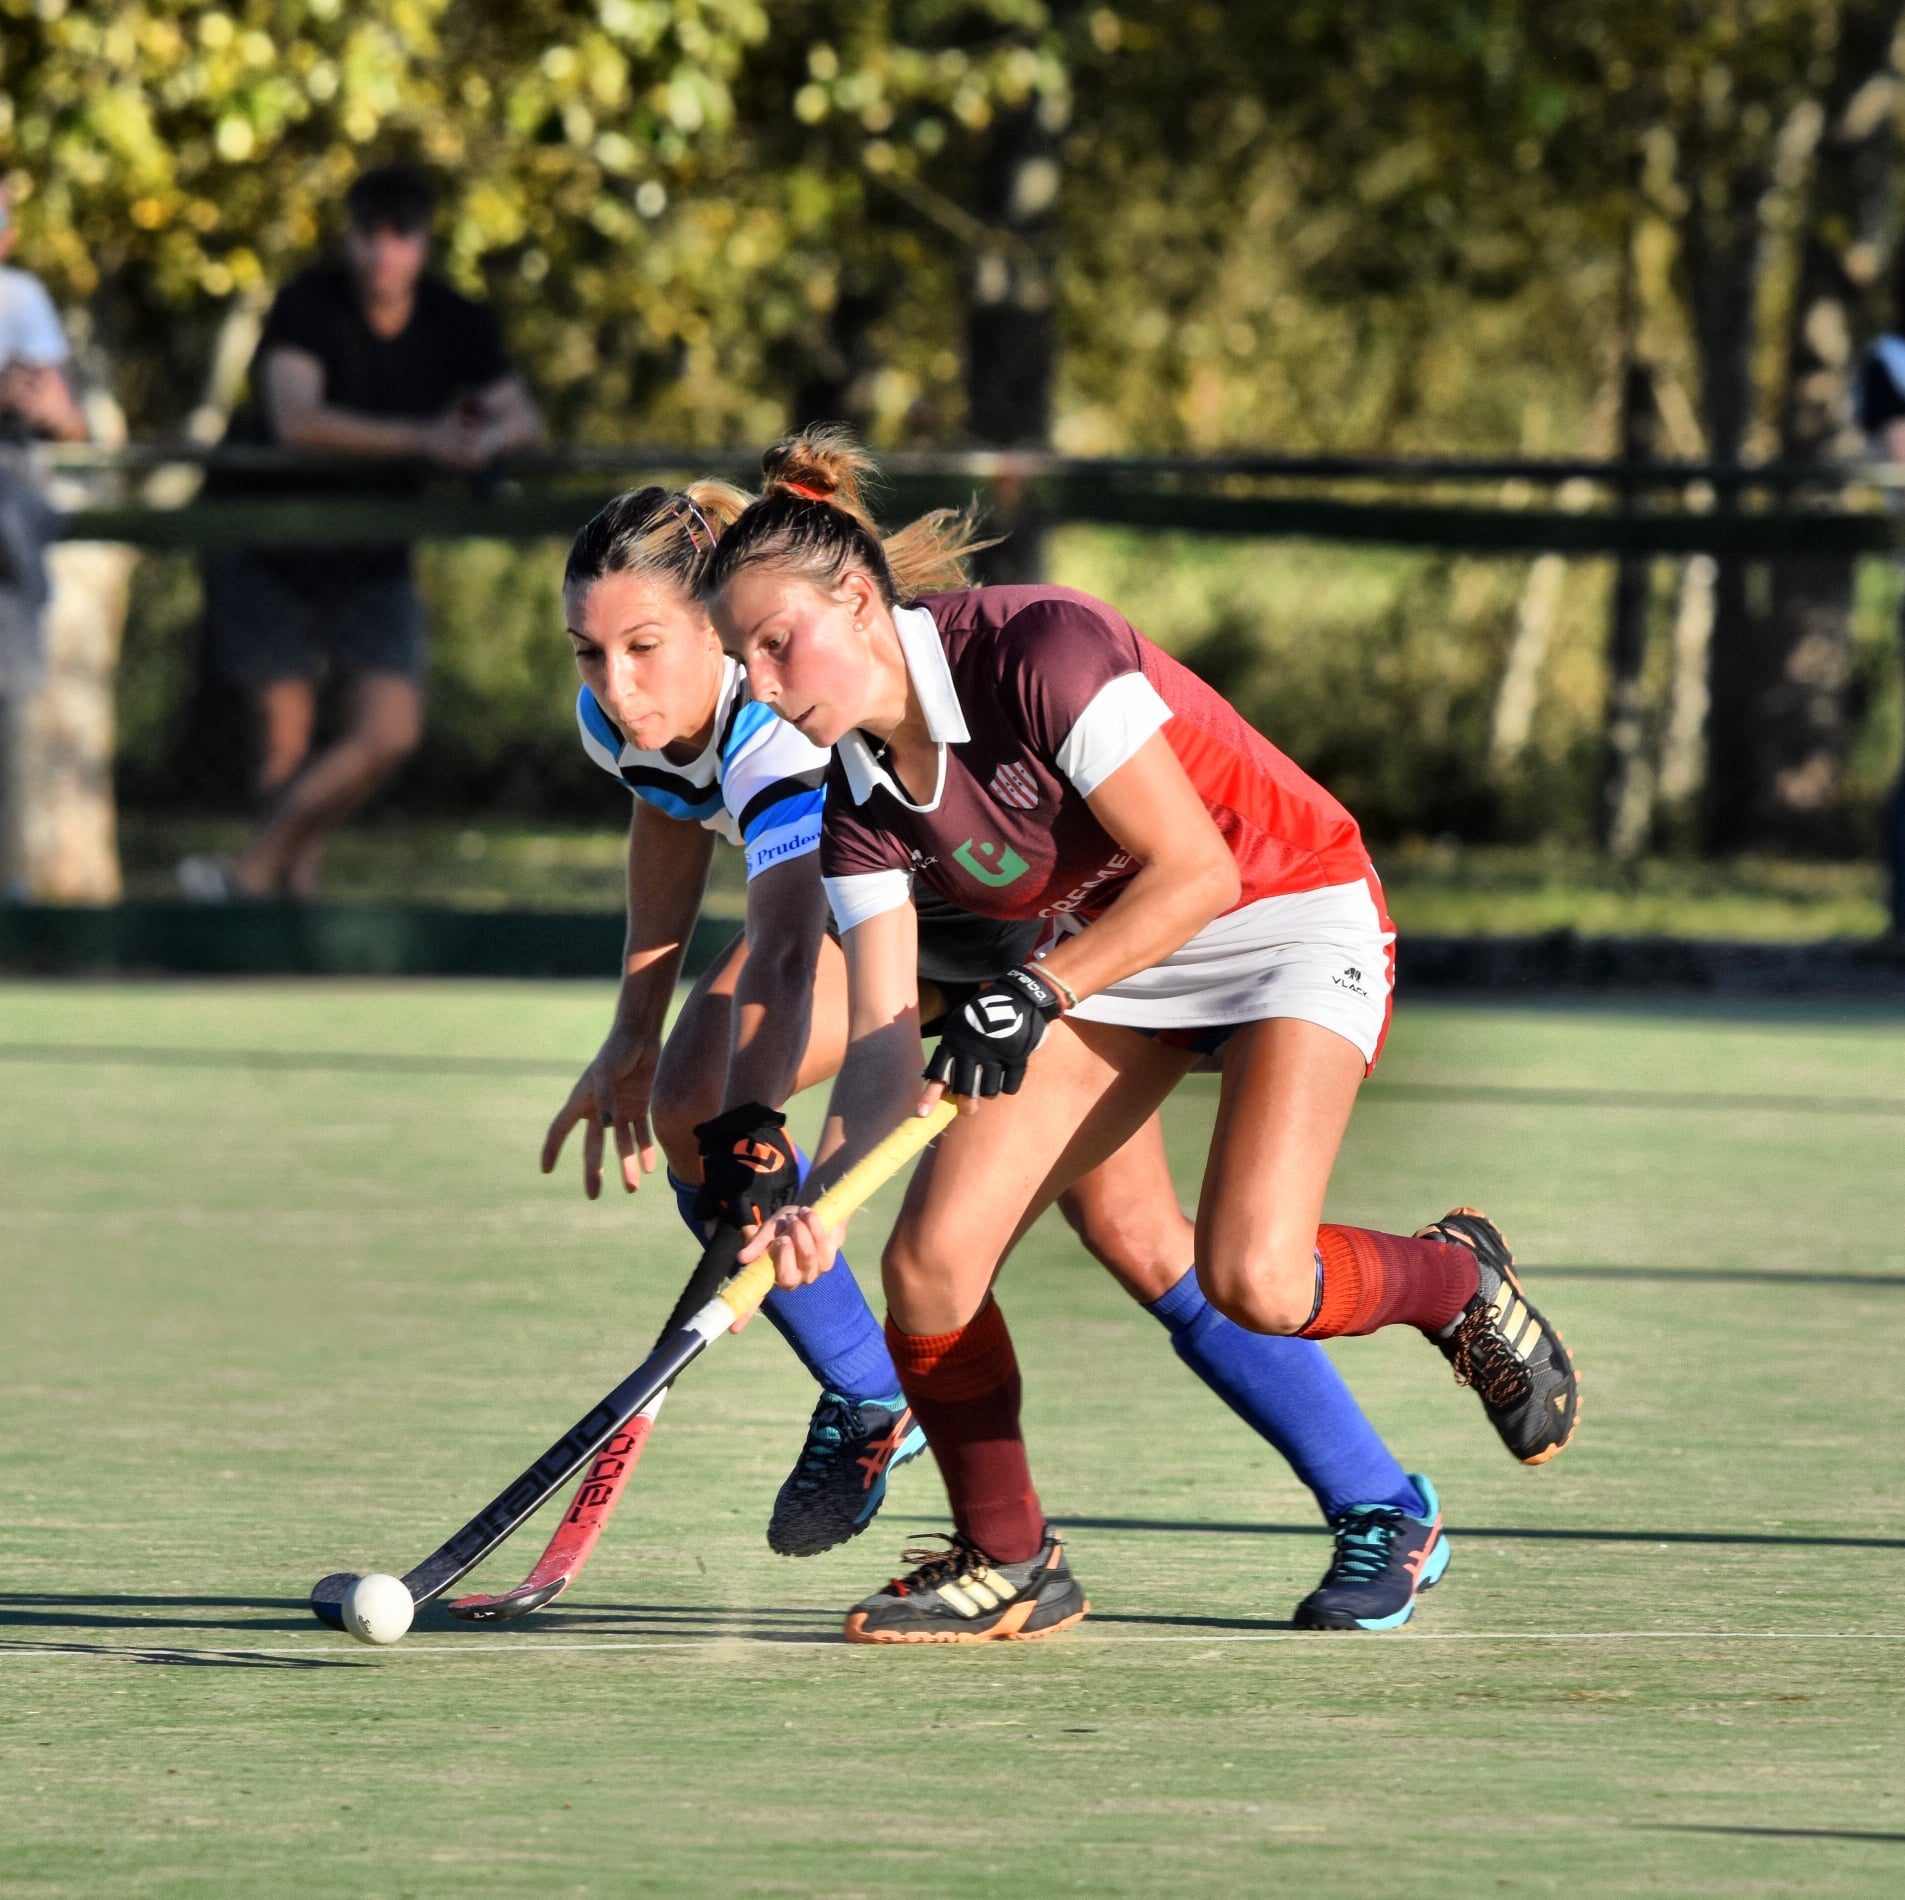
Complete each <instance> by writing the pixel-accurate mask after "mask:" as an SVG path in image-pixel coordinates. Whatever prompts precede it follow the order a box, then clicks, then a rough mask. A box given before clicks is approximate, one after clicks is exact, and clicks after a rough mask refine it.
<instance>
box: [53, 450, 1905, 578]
mask: <svg viewBox="0 0 1905 1900" xmlns="http://www.w3.org/2000/svg"><path fill="white" fill-rule="evenodd" d="M46 459H47V461H48V463H49V465H50V466H51V467H53V468H54V469H56V470H59V471H63V472H67V473H70V474H72V475H75V476H81V477H84V478H87V480H86V486H87V487H88V488H89V489H92V490H94V491H95V497H94V498H91V499H88V500H86V501H85V502H83V503H81V504H79V505H77V506H74V507H72V508H71V509H70V510H69V511H68V512H67V514H66V516H65V518H64V521H63V523H62V527H61V534H62V537H63V538H65V539H68V540H92V541H118V542H126V543H131V544H134V545H138V546H143V547H173V548H189V547H217V546H231V545H242V544H246V543H250V544H268V545H279V546H290V545H299V546H310V547H320V546H337V545H350V544H352V543H362V542H366V541H376V542H392V541H428V540H456V539H468V538H495V539H503V540H519V539H530V538H535V537H539V536H544V535H566V534H568V533H571V532H573V530H574V529H575V527H576V526H577V525H578V523H579V522H580V521H581V520H582V519H583V518H584V517H585V516H586V515H587V514H588V512H589V511H590V510H591V509H592V508H593V507H595V506H597V505H599V504H600V503H601V502H602V501H604V500H606V499H607V498H608V496H609V495H610V494H611V493H613V492H614V488H615V486H617V485H620V483H621V482H626V481H628V480H634V479H639V478H662V479H668V480H681V479H687V478H689V477H692V476H695V475H715V476H721V477H724V478H726V479H729V480H734V481H738V482H741V483H744V484H745V483H747V482H749V481H750V480H752V479H753V478H754V477H755V476H756V474H757V473H758V469H759V458H758V455H757V453H756V452H755V451H753V450H751V449H711V450H695V449H685V448H678V447H667V446H653V445H627V446H619V445H618V446H607V447H599V446H585V447H576V448H569V449H563V450H559V451H550V452H546V453H542V454H537V455H527V456H519V457H514V458H511V459H510V460H508V461H506V462H502V463H499V464H496V465H495V466H493V467H491V468H489V469H486V470H485V471H483V473H482V474H481V476H480V477H477V478H473V479H470V478H456V477H449V476H445V475H443V474H441V473H440V472H433V471H428V470H424V469H416V470H414V471H409V472H411V473H414V474H415V475H416V477H417V479H418V481H419V484H420V485H419V488H418V490H417V491H416V492H413V493H400V494H389V495H349V494H313V495H311V496H308V497H299V496H282V495H280V496H269V497H267V496H259V497H256V498H253V497H246V496H236V495H234V496H218V497H209V496H204V495H194V496H192V497H191V498H190V499H185V500H182V501H177V500H173V497H175V496H176V495H177V493H178V490H179V488H180V487H181V479H182V480H183V481H184V482H187V483H189V482H190V481H191V480H192V473H193V471H199V470H203V471H208V472H217V473H219V474H223V475H227V476H238V477H243V476H247V475H249V476H253V477H262V478H265V479H266V480H268V481H270V482H272V483H274V484H277V485H282V484H283V483H285V482H286V481H287V480H295V479H296V478H297V477H299V476H304V477H309V478H314V479H320V480H321V479H324V478H329V479H331V480H333V481H334V480H336V478H338V477H339V476H341V475H352V474H354V475H360V476H361V475H363V474H364V473H365V471H366V467H367V464H366V463H365V461H364V460H362V459H361V458H338V457H334V456H314V455H306V454H300V453H296V452H293V451H287V450H281V449H264V448H244V447H238V446H229V447H218V448H205V447H200V446H192V445H184V444H172V443H139V444H133V445H129V446H127V447H124V448H117V449H102V448H93V447H77V448H62V449H56V450H49V451H47V452H46ZM375 466H376V467H377V468H378V471H379V474H380V476H391V475H399V474H404V473H406V471H405V469H404V468H403V466H402V465H400V464H392V463H389V462H381V461H380V462H379V463H377V464H376V465H375ZM882 466H883V469H884V471H885V473H886V476H887V484H886V491H885V493H884V495H883V496H882V504H883V510H882V511H883V512H884V513H887V514H889V515H893V516H901V515H905V514H908V513H912V512H917V511H918V510H921V509H924V508H928V507H936V506H943V505H961V504H963V503H965V502H967V501H969V500H972V499H974V498H975V497H976V498H977V499H978V500H979V502H980V504H981V506H982V507H983V508H984V509H985V511H986V512H987V513H988V515H990V516H991V517H992V518H994V519H995V520H999V521H1003V522H1007V523H1011V524H1015V525H1038V526H1060V525H1064V524H1067V523H1089V524H1097V525H1105V526H1119V527H1131V528H1147V529H1154V530H1169V531H1174V532H1180V533H1189V534H1199V535H1214V536H1224V537H1251V536H1256V537H1265V538H1278V539H1304V540H1319V541H1332V542H1345V543H1353V544H1361V545H1380V546H1389V547H1403V548H1430V547H1433V548H1439V549H1446V550H1450V551H1459V552H1472V553H1484V554H1528V555H1534V554H1542V553H1549V552H1553V553H1561V554H1569V555H1580V556H1593V555H1615V554H1659V555H1681V554H1692V553H1710V554H1716V555H1727V554H1732V555H1746V556H1751V557H1753V558H1755V559H1792V558H1806V557H1829V558H1851V557H1856V556H1859V555H1874V554H1886V553H1891V552H1894V551H1896V550H1899V549H1901V548H1905V516H1901V515H1899V514H1896V513H1894V512H1893V511H1892V510H1891V509H1890V508H1889V507H1888V505H1887V498H1888V491H1890V490H1893V489H1896V488H1897V487H1899V486H1901V485H1905V473H1901V471H1899V470H1897V469H1894V468H1889V467H1879V466H1874V465H1871V464H1866V463H1845V464H1814V463H1806V464H1784V463H1767V464H1759V465H1753V464H1732V463H1710V462H1649V463H1638V462H1630V461H1613V462H1608V461H1590V460H1584V459H1581V458H1538V457H1510V458H1480V459H1473V460H1469V459H1461V458H1455V457H1446V456H1426V457H1383V456H1319V455H1300V456H1281V455H1265V454H1242V455H1216V456H1104V457H1081V456H1064V455H1057V454H1052V453H1049V452H1045V451H1038V450H959V451H952V450H947V451H931V450H914V451H906V452H899V453H894V454H890V455H886V456H884V457H882ZM1477 488H1492V489H1494V490H1495V491H1497V492H1496V495H1495V497H1494V498H1493V499H1469V498H1465V497H1464V498H1460V499H1457V498H1452V495H1451V491H1456V492H1457V493H1460V491H1469V492H1470V493H1472V491H1474V490H1475V489H1477ZM101 489H104V490H106V491H107V492H106V493H104V494H100V493H97V491H99V490H101ZM162 495H163V496H165V497H166V500H172V505H166V502H165V501H164V500H161V499H160V497H161V496H162Z"/></svg>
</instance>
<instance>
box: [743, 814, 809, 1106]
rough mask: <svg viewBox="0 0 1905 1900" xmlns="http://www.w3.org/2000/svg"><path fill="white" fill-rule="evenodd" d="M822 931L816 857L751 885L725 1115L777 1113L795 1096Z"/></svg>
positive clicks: (773, 870)
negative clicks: (757, 1110)
mask: <svg viewBox="0 0 1905 1900" xmlns="http://www.w3.org/2000/svg"><path fill="white" fill-rule="evenodd" d="M826 930H827V894H826V890H825V888H824V887H823V886H822V884H821V881H820V860H819V858H818V856H817V855H816V854H815V853H813V852H811V851H809V852H805V853H803V854H802V855H801V856H800V857H797V858H790V859H789V860H788V861H787V862H786V863H784V864H773V865H769V866H768V868H767V869H766V870H764V871H761V872H758V873H757V874H756V875H755V877H754V878H753V879H752V880H751V881H750V882H749V884H748V887H747V960H746V961H745V962H744V963H743V964H742V965H741V974H740V976H739V977H738V978H737V979H736V981H735V986H734V1013H733V1028H732V1041H731V1043H730V1045H729V1050H728V1076H727V1083H726V1086H725V1088H724V1089H723V1091H722V1097H721V1106H722V1107H723V1108H734V1107H737V1106H738V1105H740V1104H741V1103H744V1102H761V1103H765V1104H766V1105H767V1106H768V1107H770V1108H779V1107H780V1106H781V1105H782V1104H783V1103H784V1102H786V1100H787V1098H788V1097H789V1096H790V1095H792V1094H793V1093H794V1088H795V1084H796V1082H797V1081H798V1079H799V1075H800V1064H801V1058H802V1056H803V1055H804V1054H805V1053H806V1049H807V1037H808V1033H809V1030H810V1028H811V1026H812V1019H813V1000H814V970H815V967H816V965H817V964H818V963H819V961H820V944H821V939H822V938H823V937H824V936H825V935H826Z"/></svg>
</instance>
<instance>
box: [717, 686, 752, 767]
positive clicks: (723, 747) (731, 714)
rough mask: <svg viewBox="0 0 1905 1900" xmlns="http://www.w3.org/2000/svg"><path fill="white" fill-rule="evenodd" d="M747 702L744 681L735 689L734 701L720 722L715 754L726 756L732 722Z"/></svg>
mask: <svg viewBox="0 0 1905 1900" xmlns="http://www.w3.org/2000/svg"><path fill="white" fill-rule="evenodd" d="M748 703H749V701H748V696H747V688H746V684H745V682H743V684H742V685H741V686H739V687H737V688H736V689H735V694H734V703H733V704H732V705H731V706H729V708H728V716H727V717H726V718H725V719H724V720H722V722H721V743H720V744H719V745H718V746H716V747H715V756H716V757H717V758H719V759H723V760H725V759H726V758H727V756H728V735H729V734H730V733H732V732H733V730H734V722H735V721H736V720H737V719H739V718H740V716H741V708H742V707H743V706H745V705H747V704H748Z"/></svg>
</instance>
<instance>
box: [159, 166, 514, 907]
mask: <svg viewBox="0 0 1905 1900" xmlns="http://www.w3.org/2000/svg"><path fill="white" fill-rule="evenodd" d="M345 203H346V208H347V211H348V213H349V228H348V230H347V232H346V235H345V239H344V257H343V261H342V262H341V263H339V264H330V265H319V266H316V267H314V268H312V269H309V270H306V271H304V272H302V273H300V274H299V275H298V276H297V277H295V278H293V279H292V280H291V282H290V283H288V284H287V285H285V287H284V288H283V289H282V290H281V291H280V292H279V293H278V295H277V298H276V300H275V301H274V302H273V304H272V306H271V311H270V314H269V315H268V316H267V317H266V319H265V325H264V331H263V334H262V335H261V337H260V338H259V342H258V350H257V354H256V356H255V357H254V358H253V361H252V371H251V403H250V407H249V408H248V410H247V411H245V412H243V413H242V414H241V416H240V417H239V418H238V419H237V420H236V421H235V422H234V424H233V430H232V439H233V440H235V441H240V442H244V441H250V442H253V443H264V444H279V445H282V446H284V447H288V448H298V449H307V450H311V451H313V452H316V453H320V454H323V455H327V456H332V457H350V458H360V457H361V458H362V459H363V460H364V461H365V463H366V464H369V465H374V464H376V463H379V462H381V463H383V464H384V465H385V466H384V467H383V468H382V469H381V470H379V469H376V468H375V467H374V466H367V467H366V468H365V469H364V470H362V471H361V472H360V471H351V470H344V471H338V472H334V473H332V472H326V473H317V472H314V473H312V474H309V475H303V474H300V475H298V476H295V477H287V476H282V475H280V476H275V477H272V478H269V479H261V478H260V477H258V476H257V475H255V474H254V475H251V476H249V477H247V476H244V475H234V474H231V473H229V472H226V473H221V475H220V478H219V479H218V480H217V481H216V482H215V483H214V484H213V485H212V490H213V492H218V493H224V494H231V493H233V492H234V491H236V490H239V489H241V488H242V491H243V492H245V493H247V494H249V495H253V496H256V495H259V494H260V493H266V492H270V493H277V494H285V493H296V494H299V495H302V496H306V497H312V496H319V495H333V496H334V495H348V496H352V497H355V498H357V499H359V500H362V499H363V498H365V497H366V496H377V495H404V494H410V493H414V492H416V490H417V488H418V486H419V485H420V481H421V472H420V470H419V468H418V467H417V465H418V464H419V463H422V462H429V463H434V464H435V465H436V466H438V467H439V468H445V469H454V470H464V471H473V470H477V469H480V468H482V467H483V466H484V465H485V464H487V463H488V462H490V461H491V460H492V459H493V458H494V457H496V456H498V455H501V454H505V453H507V452H508V451H510V450H512V449H521V448H527V447H531V446H533V445H534V444H536V443H538V442H540V441H541V440H542V421H541V418H540V416H539V415H538V414H537V411H536V406H535V403H534V402H533V400H532V399H531V397H530V395H529V392H528V389H527V388H526V387H525V385H524V383H523V381H522V378H521V377H520V376H519V375H517V374H516V372H515V371H514V370H513V369H512V368H511V366H510V362H509V358H508V357H507V355H506V354H505V353H504V350H503V342H502V337H501V334H500V332H499V330H498V328H497V325H496V321H495V319H494V318H493V317H492V316H491V315H490V313H489V311H488V310H486V309H485V308H484V307H483V306H482V305H481V304H477V303H473V302H471V301H470V300H469V299H468V298H466V297H462V296H459V295H458V294H457V293H456V292H455V291H453V290H451V289H450V288H449V286H448V285H447V284H445V283H443V282H442V281H441V280H440V279H438V278H436V277H434V276H431V275H429V274H428V273H427V272H426V270H425V265H426V264H427V263H428V261H429V255H430V233H429V225H430V217H431V213H432V210H433V208H434V201H433V195H432V192H431V188H430V185H429V182H428V180H427V179H426V178H425V177H424V176H423V174H422V173H421V172H418V171H415V170H413V169H411V168H410V167H408V166H401V165H390V166H384V167H380V168H379V169H377V170H375V171H368V172H365V173H364V174H363V175H362V176H361V177H359V178H358V180H357V181H356V183H355V184H353V185H352V186H351V188H350V191H349V193H348V195H347V197H346V200H345ZM406 464H407V465H408V466H405V465H406ZM206 620H207V630H208V632H207V638H208V659H209V663H210V664H211V666H213V667H214V668H215V669H217V670H218V671H219V672H221V673H222V674H223V675H224V676H225V678H226V679H227V680H229V681H231V682H232V683H233V684H235V685H237V686H238V687H240V688H241V689H243V690H244V691H245V692H246V693H247V694H248V695H249V696H250V697H251V698H252V699H253V701H254V703H255V704H256V707H257V709H258V715H259V719H260V723H261V726H262V739H263V743H262V747H261V752H262V758H261V763H260V769H259V790H260V793H261V796H262V799H263V801H264V808H265V817H264V820H263V822H262V824H261V826H260V828H259V830H258V831H257V833H256V834H255V836H254V837H253V838H252V840H251V842H250V844H249V845H248V846H247V847H246V849H245V850H244V851H243V852H242V853H241V854H240V855H239V856H238V857H237V858H235V859H231V860H223V859H215V858H202V857H200V858H188V859H186V860H185V862H184V863H182V864H181V865H180V866H179V882H180V885H181V887H182V888H183V889H184V890H185V892H186V893H187V895H188V896H192V897H197V898H201V899H204V900H206V901H212V902H218V901H225V900H229V899H234V898H247V897H269V896H291V897H309V896H311V895H313V894H314V893H315V891H316V889H317V885H318V879H319V875H320V871H321V868H322V862H323V853H324V845H325V841H326V839H327V838H328V837H329V835H330V833H331V832H332V830H334V829H335V828H336V826H337V825H338V824H340V823H341V822H342V821H343V820H344V819H345V818H347V817H348V816H349V815H350V814H351V813H352V812H353V811H355V810H356V809H357V808H358V806H360V805H361V804H363V802H364V801H365V800H366V799H367V798H368V797H369V796H370V795H371V793H372V792H374V791H375V790H376V789H377V787H378V786H380V785H381V784H383V782H384V781H385V780H386V779H387V778H389V776H390V775H391V773H392V772H393V771H395V770H396V768H397V767H398V766H399V765H400V764H401V763H402V762H403V760H404V759H405V757H407V756H408V754H409V753H410V752H411V750H412V749H413V748H414V747H415V745H416V743H417V740H418V737H419V735H420V732H421V729H422V710H423V690H422V689H423V675H424V663H425V644H424V624H423V611H422V603H421V602H420V601H419V599H418V597H417V590H416V586H415V583H414V581H413V579H412V575H411V567H410V550H409V548H408V547H406V546H404V545H402V544H400V543H389V544H384V545H381V546H360V547H330V546H327V547H306V548H269V549H267V548H242V549H233V550H230V551H226V552H221V553H218V554H216V555H214V556H212V557H211V558H210V560H209V561H208V562H207V573H206ZM327 680H328V681H332V682H335V683H336V685H337V686H338V687H339V688H341V701H342V725H341V728H340V730H339V731H338V733H337V736H336V738H335V739H334V740H333V741H332V742H331V743H329V744H328V745H326V746H324V747H323V748H322V749H321V750H318V751H316V752H313V750H312V735H313V730H314V727H315V726H316V723H317V715H318V698H319V689H320V686H321V685H322V684H324V683H325V682H326V681H327Z"/></svg>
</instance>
